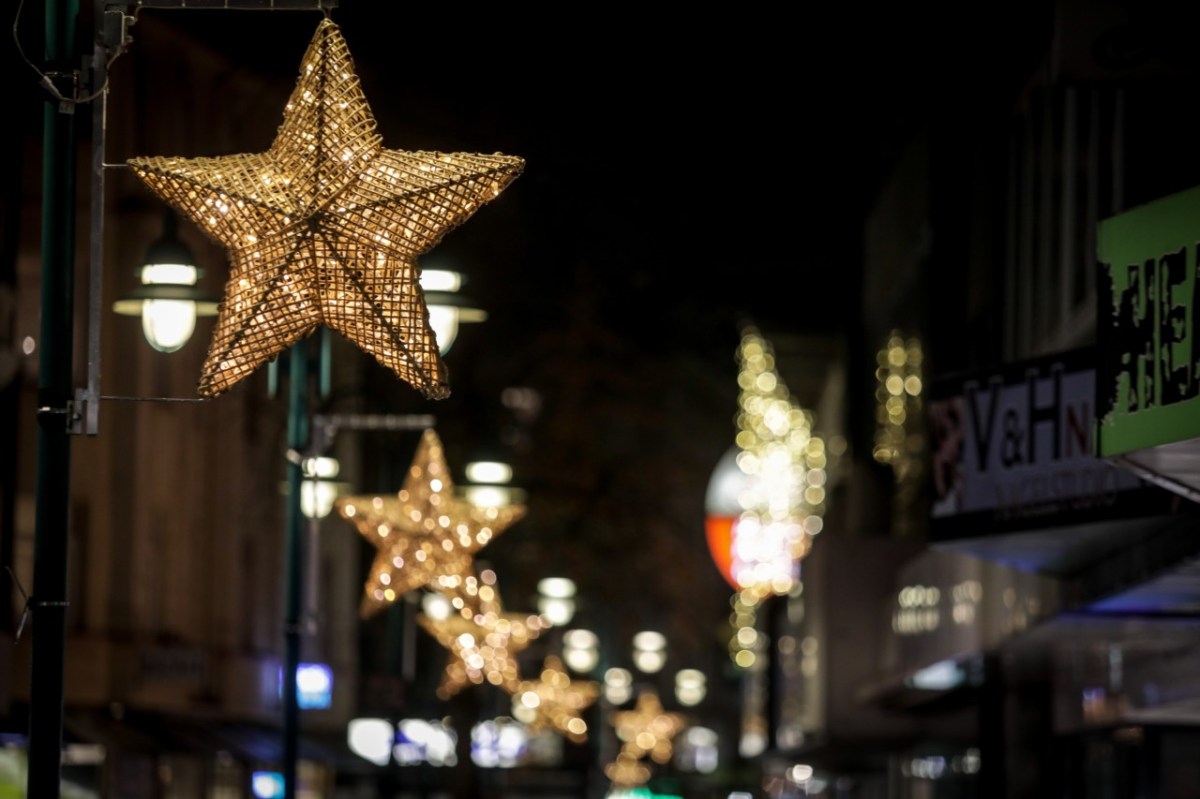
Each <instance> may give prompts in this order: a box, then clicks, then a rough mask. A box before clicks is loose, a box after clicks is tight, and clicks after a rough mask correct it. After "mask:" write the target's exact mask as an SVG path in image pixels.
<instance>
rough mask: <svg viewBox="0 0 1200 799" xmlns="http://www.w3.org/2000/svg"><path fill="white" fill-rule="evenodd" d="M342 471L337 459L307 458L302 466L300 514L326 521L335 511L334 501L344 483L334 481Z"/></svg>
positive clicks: (324, 457)
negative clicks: (331, 512) (330, 513)
mask: <svg viewBox="0 0 1200 799" xmlns="http://www.w3.org/2000/svg"><path fill="white" fill-rule="evenodd" d="M340 470H341V465H340V464H339V463H338V460H337V458H330V457H327V456H324V455H319V456H316V457H312V458H305V459H304V463H303V464H302V465H301V471H302V474H303V476H304V479H303V481H302V482H301V483H300V512H301V513H303V514H304V515H305V517H306V518H309V519H324V518H325V517H326V516H328V515H329V512H330V511H332V510H333V503H334V500H336V499H337V498H338V494H339V493H341V489H342V487H343V486H344V485H345V484H344V483H338V482H336V481H335V480H334V478H335V477H337V476H338V472H339V471H340Z"/></svg>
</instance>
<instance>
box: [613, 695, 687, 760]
mask: <svg viewBox="0 0 1200 799" xmlns="http://www.w3.org/2000/svg"><path fill="white" fill-rule="evenodd" d="M612 725H613V727H614V728H615V729H616V731H617V737H618V738H620V739H621V740H622V741H623V742H624V743H623V745H622V747H621V751H622V753H627V754H630V755H632V756H633V757H636V758H640V757H642V756H644V755H647V754H648V755H650V759H651V760H653V761H654V762H655V763H667V762H669V761H670V760H671V753H672V751H673V746H672V743H671V740H672V739H673V738H674V737H675V736H676V735H677V734H678V733H679V731H680V730H682V729H683V726H684V718H683V716H681V715H679V714H678V713H667V712H666V711H664V710H663V706H662V704H661V703H660V702H659V701H658V694H656V693H654V692H653V691H643V692H642V693H640V694H638V698H637V704H636V705H635V706H634V708H633V710H622V711H620V712H619V713H614V714H613V718H612Z"/></svg>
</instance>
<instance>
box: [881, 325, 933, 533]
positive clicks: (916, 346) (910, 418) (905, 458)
mask: <svg viewBox="0 0 1200 799" xmlns="http://www.w3.org/2000/svg"><path fill="white" fill-rule="evenodd" d="M875 360H876V368H875V384H876V387H875V448H874V450H873V453H872V454H873V455H874V457H875V460H876V461H878V462H879V463H882V464H885V465H887V466H891V467H892V472H893V474H894V475H895V478H896V494H895V498H894V499H895V503H896V506H897V510H899V511H900V512H899V513H897V514H896V515H895V518H896V520H897V524H898V525H905V524H907V523H908V522H907V519H908V518H909V515H908V514H905V513H904V512H903V511H904V509H905V508H906V507H909V506H911V505H913V503H915V502H917V501H918V499H919V497H920V494H921V482H922V480H923V479H924V473H925V457H926V449H927V446H928V444H927V436H926V434H925V425H924V403H923V399H922V396H921V394H922V389H923V388H924V386H923V384H922V381H921V370H922V364H923V362H924V353H923V351H922V349H921V340H920V339H919V338H916V337H915V336H914V337H907V338H906V337H905V336H904V335H903V334H902V333H901V332H900V331H899V330H893V331H892V332H891V333H890V334H889V336H888V339H887V343H886V344H885V345H884V347H883V348H882V349H880V350H879V352H878V353H876V356H875Z"/></svg>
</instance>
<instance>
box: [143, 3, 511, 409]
mask: <svg viewBox="0 0 1200 799" xmlns="http://www.w3.org/2000/svg"><path fill="white" fill-rule="evenodd" d="M129 163H130V165H131V166H132V167H133V171H134V173H135V174H136V175H137V176H138V178H140V179H141V180H142V181H143V182H144V183H145V184H146V185H147V186H148V187H149V188H150V190H151V191H153V192H154V193H155V194H157V195H158V196H159V197H161V198H162V199H164V200H165V201H166V202H167V203H169V204H170V205H172V206H174V207H175V208H177V209H179V210H180V211H181V212H182V213H183V214H185V215H187V216H188V217H189V218H190V219H192V220H193V221H195V222H196V224H197V225H199V227H200V228H201V230H203V231H204V232H205V233H206V234H207V235H209V236H210V237H211V238H213V239H214V240H216V241H218V242H220V243H221V244H222V245H224V246H225V247H226V248H227V250H228V251H229V255H230V261H231V269H230V276H229V279H228V281H227V282H226V285H225V296H224V301H223V302H222V304H221V308H220V314H219V316H218V319H217V324H216V329H215V332H214V335H213V339H212V341H211V343H210V345H209V350H208V355H207V358H206V359H205V362H204V366H203V369H202V373H201V377H200V381H199V385H198V392H199V393H200V394H201V395H202V396H206V397H213V396H216V395H218V394H220V393H222V392H224V391H226V390H228V389H229V388H231V387H232V386H233V385H235V384H236V383H237V382H239V381H240V380H242V379H243V378H245V377H246V376H247V375H249V374H250V373H251V372H253V371H254V370H255V369H257V368H258V367H259V366H261V365H262V364H264V363H266V362H267V361H269V360H270V359H272V358H273V357H275V356H276V355H277V354H278V353H280V352H282V351H284V350H285V349H287V348H288V347H289V346H291V345H292V344H294V343H296V342H297V341H300V340H301V339H303V338H304V337H306V336H308V335H309V334H310V333H312V332H313V331H314V330H315V329H316V328H317V327H318V326H319V325H321V324H324V325H326V326H328V327H330V328H331V329H333V330H337V331H338V332H340V333H341V334H342V335H344V336H346V338H348V339H349V340H350V341H352V342H354V343H355V344H357V345H358V346H359V347H361V348H362V349H363V350H365V351H366V352H368V353H370V354H371V355H372V356H374V357H375V358H376V360H378V361H379V362H380V363H381V364H382V365H384V366H385V367H387V368H389V369H391V370H392V371H393V372H395V374H396V375H397V376H398V377H399V378H400V379H401V380H404V381H405V382H407V383H409V384H411V385H412V386H414V387H415V388H416V389H417V390H418V391H420V392H421V394H422V395H423V396H425V397H427V398H430V399H441V398H444V397H446V396H448V394H449V382H448V375H447V371H446V367H445V364H444V363H443V362H442V360H441V355H440V352H439V346H438V341H437V338H436V336H435V334H434V332H433V329H432V328H431V326H430V320H429V311H428V308H427V306H426V300H425V297H424V294H423V291H422V288H421V284H420V270H419V267H418V265H417V258H418V257H419V256H421V255H422V254H424V253H425V252H427V251H428V250H430V249H432V248H433V247H434V246H436V245H437V244H438V243H439V242H440V241H441V239H442V238H443V236H444V235H445V234H446V233H447V232H448V231H449V230H451V229H453V228H455V227H457V226H458V225H460V224H462V223H463V222H465V221H466V220H467V219H468V218H469V217H471V216H472V215H473V214H474V213H475V212H476V211H477V210H479V208H480V207H481V206H483V205H484V204H486V203H487V202H489V201H491V200H493V199H495V198H496V197H497V196H498V195H499V194H500V192H501V191H502V190H503V189H504V188H505V187H507V186H508V185H509V184H510V183H511V182H512V181H513V180H514V179H516V177H517V176H518V175H520V174H521V172H522V170H523V169H524V163H525V162H524V160H523V159H521V158H517V157H513V156H508V155H501V154H493V155H484V154H471V153H441V152H422V151H418V152H405V151H401V150H388V149H384V148H383V146H382V144H381V137H380V136H379V134H378V132H377V131H376V123H375V118H374V116H373V115H372V113H371V109H370V106H368V104H367V101H366V97H365V96H364V94H363V91H362V88H361V86H360V84H359V80H358V77H357V75H356V74H355V72H354V64H353V61H352V59H351V57H350V52H349V49H348V48H347V46H346V42H345V41H344V39H343V38H342V35H341V32H340V31H339V29H338V26H337V25H336V24H334V23H333V22H332V21H331V20H329V19H324V20H322V21H321V23H320V24H319V26H318V27H317V31H316V34H315V35H314V37H313V40H312V43H311V44H310V45H309V48H308V51H307V52H306V53H305V55H304V58H303V60H302V62H301V67H300V76H299V79H298V81H297V83H296V87H295V89H294V90H293V92H292V96H291V99H290V100H289V101H288V104H287V106H286V107H285V109H284V114H283V123H282V124H281V125H280V127H279V131H278V133H277V134H276V138H275V141H274V143H273V144H272V145H271V147H270V149H269V150H268V151H267V152H265V153H256V154H239V155H229V156H221V157H216V158H164V157H150V158H134V159H130V161H129Z"/></svg>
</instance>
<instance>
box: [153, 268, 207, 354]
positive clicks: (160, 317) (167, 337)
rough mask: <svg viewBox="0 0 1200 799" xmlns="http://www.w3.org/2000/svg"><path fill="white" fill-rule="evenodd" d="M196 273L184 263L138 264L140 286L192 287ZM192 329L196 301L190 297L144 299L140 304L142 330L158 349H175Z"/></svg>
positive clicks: (184, 342) (193, 328)
mask: <svg viewBox="0 0 1200 799" xmlns="http://www.w3.org/2000/svg"><path fill="white" fill-rule="evenodd" d="M198 275H199V273H198V272H197V270H196V267H194V266H190V265H188V264H147V265H146V266H143V267H142V274H141V278H142V283H143V284H144V285H156V284H164V283H165V284H171V285H180V286H194V285H196V279H197V277H198ZM195 329H196V303H194V302H192V301H191V300H145V301H144V302H143V303H142V332H143V333H145V335H146V341H149V342H150V346H152V347H154V349H156V350H158V351H159V352H175V351H176V350H178V349H180V348H181V347H183V345H184V344H186V343H187V341H188V339H190V338H191V337H192V333H193V332H194V331H195Z"/></svg>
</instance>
